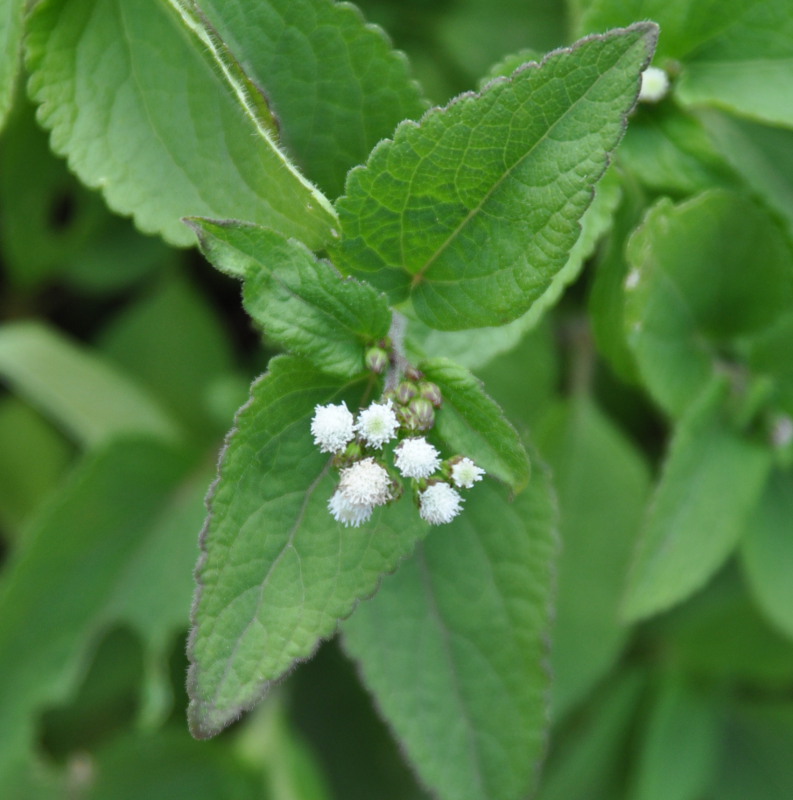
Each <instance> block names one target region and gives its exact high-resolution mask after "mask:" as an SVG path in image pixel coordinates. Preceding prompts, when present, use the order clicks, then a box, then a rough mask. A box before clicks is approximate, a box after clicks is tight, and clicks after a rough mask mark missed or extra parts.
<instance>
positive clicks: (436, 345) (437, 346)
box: [406, 170, 622, 369]
mask: <svg viewBox="0 0 793 800" xmlns="http://www.w3.org/2000/svg"><path fill="white" fill-rule="evenodd" d="M621 194H622V191H621V188H620V184H619V180H618V178H617V175H616V173H615V172H614V171H613V170H608V171H607V172H606V174H605V175H604V176H603V179H602V180H601V181H600V183H599V184H598V186H597V190H596V191H595V199H594V200H593V201H592V205H591V206H589V208H588V209H587V210H586V212H585V213H584V216H583V217H582V219H581V236H580V237H579V239H578V241H577V242H576V243H575V245H574V246H573V249H572V250H571V251H570V257H569V258H568V259H567V264H565V265H564V267H563V268H562V269H561V270H559V272H558V273H557V274H556V275H555V276H554V278H553V280H552V281H551V283H550V285H549V286H548V288H547V289H546V290H545V292H543V294H542V295H541V296H540V297H539V298H537V300H536V301H535V302H534V304H533V305H532V307H531V309H530V310H529V311H527V312H526V313H525V314H524V315H523V316H522V317H518V318H517V319H516V320H513V321H512V322H508V323H507V324H506V325H501V326H499V327H491V328H474V329H471V330H464V331H439V330H434V329H433V328H430V327H429V326H428V325H425V324H424V323H423V322H421V321H420V320H418V319H411V320H410V325H409V327H408V335H407V342H406V345H407V347H408V349H409V350H410V351H411V352H412V353H413V354H416V355H418V357H419V358H426V357H427V356H428V354H430V353H442V354H443V355H444V356H445V357H447V358H451V359H453V360H454V361H457V362H458V363H460V364H462V365H463V366H466V367H468V368H469V369H476V368H477V367H483V366H485V365H486V364H487V363H488V362H489V361H490V360H491V359H493V358H495V357H496V356H498V355H501V354H502V353H506V352H508V351H509V350H511V349H512V348H514V347H515V346H516V345H517V343H518V342H519V341H520V340H521V339H522V338H523V336H525V334H526V333H527V332H529V331H531V330H533V329H534V328H535V327H536V326H537V324H538V322H539V321H540V320H541V319H542V318H543V316H544V315H545V312H546V311H547V310H548V309H549V308H551V307H552V306H553V305H555V304H556V303H557V302H558V300H559V299H560V297H561V296H562V293H563V292H564V290H565V289H566V288H567V286H568V285H569V284H571V283H572V282H573V281H575V279H576V278H577V277H578V275H579V274H580V272H581V268H582V267H583V266H584V263H585V262H586V260H587V259H588V258H589V257H590V256H591V255H592V253H593V252H594V251H595V247H596V245H597V243H598V241H599V240H600V238H601V237H602V236H603V235H604V234H605V233H606V232H607V231H608V229H609V228H610V227H611V223H612V219H613V217H614V212H615V211H616V208H617V205H618V204H619V201H620V196H621Z"/></svg>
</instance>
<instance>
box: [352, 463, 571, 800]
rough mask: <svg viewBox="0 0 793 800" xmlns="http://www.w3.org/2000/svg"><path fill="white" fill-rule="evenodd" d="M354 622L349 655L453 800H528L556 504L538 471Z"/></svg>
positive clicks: (389, 581) (538, 733) (446, 532)
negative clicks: (512, 496) (515, 495)
mask: <svg viewBox="0 0 793 800" xmlns="http://www.w3.org/2000/svg"><path fill="white" fill-rule="evenodd" d="M475 491H476V495H474V494H473V493H472V494H471V496H470V499H469V501H468V504H467V506H466V508H465V511H464V512H463V513H462V514H461V515H460V517H459V518H458V519H457V520H455V521H454V522H453V523H452V524H450V525H449V526H448V527H444V528H443V529H442V530H438V531H437V532H435V533H433V534H432V535H431V536H430V537H428V538H427V540H426V541H425V542H423V543H421V544H419V546H418V548H417V550H416V553H415V554H414V555H413V557H412V558H411V559H410V560H409V561H407V562H405V563H404V564H403V565H402V566H401V567H400V569H399V571H398V572H397V573H396V574H395V575H393V576H390V577H388V578H386V579H385V580H384V581H383V584H382V586H381V587H380V591H379V592H378V594H377V595H376V596H375V597H374V598H373V599H371V600H369V601H367V602H366V603H363V604H362V605H361V606H360V607H359V608H358V609H357V610H356V612H355V615H354V616H353V617H352V618H351V619H350V620H348V621H347V622H346V623H345V624H344V628H343V630H344V642H345V646H346V648H347V650H348V651H349V652H350V653H351V654H352V655H353V656H354V657H355V659H356V660H357V661H358V662H359V664H360V668H361V671H362V674H363V678H364V681H365V682H366V684H367V685H368V687H369V688H370V690H371V691H372V692H373V694H374V696H375V699H376V702H377V704H378V705H379V707H380V709H381V711H382V712H383V714H384V715H385V717H386V719H387V720H388V721H389V722H390V724H391V726H392V727H393V729H394V731H395V733H396V735H397V736H398V738H399V739H400V741H401V742H402V744H403V746H404V748H405V751H406V753H407V755H408V757H409V758H410V760H411V761H412V762H413V764H414V766H415V768H416V770H417V772H418V774H419V776H420V777H421V778H422V779H423V781H424V782H425V783H426V784H427V785H428V786H429V787H430V788H432V789H434V790H435V791H436V792H437V793H438V796H439V797H442V798H443V799H444V800H520V799H521V798H523V797H526V796H527V794H528V793H529V791H530V790H531V787H532V786H533V784H534V783H535V781H536V779H537V765H538V761H539V759H540V758H541V756H542V753H543V750H544V745H545V735H546V731H545V728H546V724H547V707H546V703H547V689H548V682H549V675H548V672H547V668H546V659H547V655H548V654H547V641H546V635H547V626H548V624H549V614H550V609H551V595H552V586H553V577H552V574H553V560H554V557H555V554H556V547H557V543H556V535H555V525H556V520H555V503H554V497H553V491H552V489H551V485H550V481H549V477H548V474H547V473H546V472H544V471H541V470H538V471H537V472H536V473H535V476H534V479H533V480H532V483H531V484H530V486H529V488H528V489H527V490H526V491H525V492H524V493H523V494H522V495H521V496H520V497H519V498H518V499H517V500H516V501H515V502H514V503H512V504H510V503H508V501H507V492H506V491H505V490H504V489H503V488H499V487H498V486H497V485H495V484H493V483H483V484H481V485H479V486H477V487H476V490H475Z"/></svg>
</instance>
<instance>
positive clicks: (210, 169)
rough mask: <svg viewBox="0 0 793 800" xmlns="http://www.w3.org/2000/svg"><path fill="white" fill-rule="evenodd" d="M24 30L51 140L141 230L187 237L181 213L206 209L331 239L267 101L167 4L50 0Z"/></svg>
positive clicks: (320, 200) (312, 241) (323, 207)
mask: <svg viewBox="0 0 793 800" xmlns="http://www.w3.org/2000/svg"><path fill="white" fill-rule="evenodd" d="M29 27H30V34H29V37H28V56H29V62H28V63H29V66H30V69H31V72H32V78H31V82H30V90H31V94H32V96H33V97H34V99H35V100H36V101H37V102H38V103H40V104H41V108H40V110H39V120H40V121H41V123H42V124H43V125H44V126H45V127H47V128H49V129H50V130H51V131H52V139H51V141H52V146H53V149H54V150H55V151H56V152H58V153H60V154H62V155H65V156H68V159H69V164H70V166H71V167H72V169H73V170H74V171H75V172H76V173H77V174H78V175H79V177H80V178H81V180H82V181H84V182H85V183H86V184H87V185H89V186H91V187H95V188H101V189H102V190H103V192H104V195H105V199H106V200H107V202H108V204H109V205H110V206H111V208H113V209H114V210H116V211H118V212H120V213H123V214H131V215H133V216H134V218H135V221H136V223H137V224H138V226H139V227H140V228H141V229H142V230H144V231H146V232H149V233H160V234H162V235H163V236H164V237H165V238H166V239H167V240H168V241H169V242H171V243H173V244H178V245H189V244H192V242H193V236H192V233H191V232H190V231H189V230H187V229H186V228H185V227H184V226H183V225H182V224H181V222H180V219H181V217H184V216H187V215H203V216H211V217H221V218H237V219H250V220H252V221H254V222H259V223H262V224H266V225H269V226H271V227H274V228H276V229H278V230H281V231H283V232H284V233H285V234H287V235H290V236H297V237H298V238H301V239H302V240H303V241H305V242H306V243H307V244H309V245H310V246H312V247H319V246H321V245H322V244H323V243H325V241H326V240H327V239H328V237H329V236H330V227H331V225H332V223H333V212H332V209H331V208H330V206H329V204H328V202H327V200H325V198H324V197H323V196H322V195H321V194H320V193H319V192H318V191H317V190H316V189H314V188H313V187H312V186H311V185H310V184H309V183H308V182H307V181H306V180H305V179H304V178H303V177H301V176H300V174H299V173H298V172H297V170H296V168H295V167H294V166H292V165H291V164H290V163H289V162H288V160H287V159H286V157H285V156H284V154H283V152H282V151H281V150H280V149H279V146H278V144H277V143H276V142H275V140H274V138H273V133H272V130H271V128H272V122H271V120H268V119H267V118H265V117H264V116H263V115H264V111H263V107H264V99H263V98H262V97H261V96H258V97H257V96H255V95H253V94H252V93H251V92H252V90H251V89H250V88H249V87H248V86H247V84H245V85H243V84H244V80H243V79H244V76H242V77H241V76H240V74H238V73H239V70H238V69H237V71H236V72H235V71H234V70H233V69H232V67H234V66H237V67H238V65H236V62H232V63H231V66H229V65H228V64H226V62H225V61H224V62H220V61H218V60H217V59H216V58H215V56H216V55H217V54H216V53H215V50H213V49H212V48H210V47H209V46H208V45H207V43H206V42H205V41H203V40H202V39H201V38H199V37H197V36H195V35H194V33H193V32H191V31H190V30H189V29H188V27H187V26H186V25H185V24H184V23H183V22H182V20H181V19H180V18H179V17H178V16H177V14H176V13H175V12H174V11H172V10H171V9H170V8H168V6H167V5H166V4H165V3H163V2H160V0H139V2H138V3H136V5H135V7H134V9H133V8H132V7H131V6H130V4H129V3H125V2H123V1H122V0H68V2H67V0H47V2H44V3H42V4H40V7H39V8H37V9H36V12H35V13H34V14H33V15H32V17H31V19H30V23H29ZM226 55H227V54H226ZM228 58H230V57H228ZM246 99H247V101H248V102H245V100H246Z"/></svg>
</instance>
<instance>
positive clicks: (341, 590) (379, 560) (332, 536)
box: [188, 356, 426, 737]
mask: <svg viewBox="0 0 793 800" xmlns="http://www.w3.org/2000/svg"><path fill="white" fill-rule="evenodd" d="M362 394H363V386H362V385H361V384H359V385H357V386H356V385H355V384H350V385H348V386H345V387H341V386H339V384H338V382H337V381H335V380H334V379H333V378H330V377H328V376H326V375H323V374H321V373H320V372H318V371H316V370H314V369H312V367H311V365H310V364H309V363H308V362H306V361H303V360H302V359H298V358H295V357H291V356H282V357H279V358H277V359H275V360H274V361H272V362H271V365H270V371H269V372H268V373H267V374H266V375H265V376H264V377H263V378H261V379H260V380H259V381H258V382H257V383H255V384H254V386H253V389H252V396H251V399H250V401H249V403H248V404H247V405H246V406H244V407H243V408H242V409H241V410H240V412H239V414H238V416H237V421H236V428H235V430H234V432H233V433H232V435H231V436H230V438H229V440H228V444H227V447H226V450H225V452H224V454H223V458H222V462H221V466H220V477H219V479H218V482H217V484H216V486H215V490H214V493H213V495H212V498H211V501H210V513H209V517H208V519H207V522H206V525H205V527H204V532H203V534H202V550H203V556H202V558H201V562H200V565H199V570H198V581H199V588H198V592H197V596H196V603H195V607H194V615H193V621H194V625H195V627H194V629H193V632H192V635H191V639H190V648H189V649H190V657H191V662H192V665H191V668H190V675H189V681H188V684H189V691H190V696H191V704H190V710H189V717H190V724H191V727H192V730H193V733H194V734H195V735H197V736H200V737H204V736H212V735H214V734H215V733H218V732H219V731H220V730H221V729H222V728H224V727H225V726H226V725H228V724H229V723H230V722H232V721H233V720H234V719H236V718H237V717H238V716H239V715H240V713H241V712H242V711H243V710H244V709H246V708H249V707H250V706H252V705H253V704H254V703H255V702H257V701H258V700H259V699H261V697H262V696H263V695H264V694H265V692H266V691H267V689H268V687H269V685H270V684H271V683H272V682H273V681H274V680H276V679H278V678H280V677H282V676H283V675H284V673H286V672H287V671H288V670H289V668H290V667H292V666H293V665H294V664H295V662H297V661H299V660H301V659H306V658H308V657H309V656H310V655H311V654H312V653H313V652H314V650H315V649H316V647H317V645H318V643H319V642H320V640H321V639H323V638H327V637H329V636H330V635H331V634H332V633H333V632H334V630H335V628H336V625H337V623H338V620H339V619H340V618H342V617H346V616H347V615H349V614H350V613H351V612H352V610H353V608H354V607H355V605H356V603H357V602H358V601H359V600H360V599H361V598H363V597H367V596H369V595H371V594H372V592H374V591H375V589H376V587H377V584H378V582H379V580H380V576H381V575H382V574H383V573H385V572H389V571H391V570H393V569H394V568H395V567H396V566H397V564H398V563H399V561H400V560H402V559H403V558H404V557H405V556H406V555H408V554H409V553H410V551H411V550H412V548H413V546H414V544H415V541H416V540H417V539H418V538H420V537H421V536H423V535H424V533H425V531H426V526H424V525H423V523H421V521H420V519H419V517H418V513H417V512H416V509H415V508H414V507H413V505H412V504H411V503H409V502H407V501H406V500H405V499H404V498H403V500H402V501H398V502H397V503H395V504H394V505H392V506H390V507H388V508H386V509H380V510H379V511H376V512H375V515H374V517H373V519H372V521H371V522H369V523H367V524H365V525H364V526H362V527H361V528H344V527H343V526H342V525H341V524H340V523H336V522H335V521H334V520H333V518H332V517H331V516H330V514H329V513H328V509H327V503H328V500H329V498H330V496H331V494H332V493H333V490H334V484H335V481H334V478H333V476H332V474H331V471H330V468H329V458H328V456H327V455H323V454H322V453H320V452H319V449H318V448H317V447H316V446H315V445H314V443H313V441H312V437H311V432H310V422H311V417H312V415H313V412H314V406H315V405H316V404H318V403H329V402H336V403H338V402H340V401H341V400H342V399H344V400H345V401H346V402H347V403H348V405H349V406H350V407H351V408H357V406H358V401H359V400H360V398H361V395H362Z"/></svg>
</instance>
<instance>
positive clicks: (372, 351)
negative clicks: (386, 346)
mask: <svg viewBox="0 0 793 800" xmlns="http://www.w3.org/2000/svg"><path fill="white" fill-rule="evenodd" d="M388 361H389V359H388V353H387V352H386V351H385V350H383V348H382V347H370V348H369V349H368V350H367V351H366V356H365V357H364V362H365V364H366V369H368V370H369V371H370V372H374V374H375V375H380V374H381V373H382V372H384V371H385V369H386V368H387V367H388Z"/></svg>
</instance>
